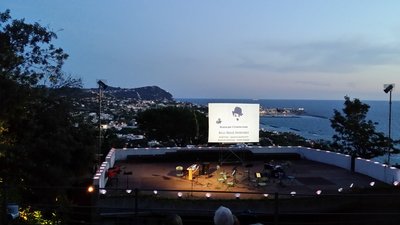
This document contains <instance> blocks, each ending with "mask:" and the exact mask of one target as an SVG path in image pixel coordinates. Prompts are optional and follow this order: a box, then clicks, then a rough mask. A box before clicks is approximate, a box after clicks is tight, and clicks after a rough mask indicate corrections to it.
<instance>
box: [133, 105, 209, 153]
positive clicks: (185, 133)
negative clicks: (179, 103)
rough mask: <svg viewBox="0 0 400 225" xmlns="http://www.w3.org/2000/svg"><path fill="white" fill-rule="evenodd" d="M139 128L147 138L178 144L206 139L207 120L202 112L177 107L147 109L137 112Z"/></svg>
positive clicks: (182, 144)
mask: <svg viewBox="0 0 400 225" xmlns="http://www.w3.org/2000/svg"><path fill="white" fill-rule="evenodd" d="M137 122H138V125H139V128H140V129H141V130H142V131H144V132H145V135H146V137H147V138H149V139H155V140H158V141H164V142H169V141H171V140H173V141H174V142H175V143H176V144H177V145H179V146H185V145H187V144H201V143H206V141H207V132H208V122H207V118H206V116H205V115H204V114H203V113H200V112H198V111H195V110H192V109H188V108H178V107H166V108H157V109H148V110H146V111H144V112H141V113H139V114H138V118H137Z"/></svg>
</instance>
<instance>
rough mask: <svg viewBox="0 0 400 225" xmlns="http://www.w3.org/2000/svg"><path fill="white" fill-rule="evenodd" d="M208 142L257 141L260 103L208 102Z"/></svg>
mask: <svg viewBox="0 0 400 225" xmlns="http://www.w3.org/2000/svg"><path fill="white" fill-rule="evenodd" d="M208 127H209V130H208V142H210V143H246V142H259V127H260V105H259V104H237V103H209V104H208Z"/></svg>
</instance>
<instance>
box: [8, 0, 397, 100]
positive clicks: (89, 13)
mask: <svg viewBox="0 0 400 225" xmlns="http://www.w3.org/2000/svg"><path fill="white" fill-rule="evenodd" d="M6 9H10V10H11V16H12V17H13V18H14V19H20V18H25V19H26V21H27V22H39V23H40V24H41V25H44V26H48V27H50V28H51V29H52V30H53V31H55V32H56V33H57V35H58V39H57V40H56V41H55V44H56V45H57V46H59V47H61V48H63V49H64V50H65V52H67V53H68V54H69V55H70V57H69V59H68V60H67V62H66V64H65V67H64V70H65V72H66V73H69V74H72V75H74V76H76V77H80V78H82V79H83V82H84V86H85V87H96V80H98V79H103V80H105V81H106V82H107V84H108V85H110V86H115V87H125V88H134V87H142V86H149V85H151V86H152V85H157V86H159V87H161V88H163V89H165V90H166V91H168V92H170V93H171V94H172V95H173V96H174V97H175V98H251V99H252V98H257V99H339V100H340V99H343V97H344V96H345V95H348V96H350V97H351V98H359V99H361V100H375V99H377V100H387V99H388V95H387V94H385V93H384V92H383V84H386V83H395V84H396V85H398V86H396V88H395V90H394V92H393V99H394V100H400V1H397V0H393V1H388V0H384V1H369V0H359V1H355V0H342V1H339V0H330V1H322V0H314V1H312V0H302V1H298V0H291V1H289V0H275V1H272V0H253V1H245V0H242V1H236V0H231V1H228V0H225V1H223V0H140V1H139V0H117V1H105V0H68V1H65V0H47V1H44V0H2V2H1V4H0V10H1V11H2V12H4V11H5V10H6Z"/></svg>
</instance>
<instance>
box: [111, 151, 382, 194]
mask: <svg viewBox="0 0 400 225" xmlns="http://www.w3.org/2000/svg"><path fill="white" fill-rule="evenodd" d="M149 161H150V160H149ZM208 163H209V167H208V170H206V173H202V170H203V168H202V162H185V163H182V162H181V163H179V162H156V163H152V162H143V160H141V161H134V160H132V161H117V162H116V165H115V166H119V167H120V168H121V172H120V173H119V174H118V175H117V176H116V178H114V179H111V180H109V181H108V183H107V186H106V189H121V190H125V189H135V188H137V189H139V190H141V192H146V191H147V192H149V194H152V193H153V191H154V190H157V194H158V195H159V196H166V197H167V196H168V197H171V196H176V195H177V193H178V192H181V193H182V194H183V195H184V196H185V195H190V196H199V197H201V196H203V197H204V196H205V192H210V194H211V195H212V198H226V197H229V198H231V197H232V193H241V196H240V198H253V197H257V198H259V196H260V193H267V194H269V195H272V194H274V193H279V194H280V195H288V196H290V194H291V193H292V192H296V194H297V195H315V194H316V192H317V191H318V190H320V191H321V192H322V193H323V194H327V193H328V194H337V193H338V190H339V189H340V188H341V189H342V190H343V192H346V191H348V190H350V188H351V187H350V186H352V188H372V187H371V186H370V183H371V182H375V187H376V186H383V185H386V184H384V183H381V182H379V181H377V180H375V179H373V178H371V177H368V176H365V175H361V174H358V173H352V172H350V171H347V170H345V169H341V168H339V167H335V166H330V165H326V164H322V163H317V162H313V161H308V160H303V159H294V160H275V161H268V162H266V161H251V162H245V163H241V164H222V165H220V166H218V162H208ZM192 164H198V165H199V175H198V176H194V179H192V180H189V179H188V176H183V177H181V176H177V174H178V173H177V171H176V167H177V166H182V167H183V168H184V170H185V169H186V168H187V167H189V166H190V165H192ZM266 164H270V165H275V166H276V165H280V166H281V167H282V169H283V170H284V174H285V175H284V176H282V178H281V179H279V178H271V177H270V178H257V177H256V173H260V174H261V175H262V174H263V173H264V172H265V169H264V168H265V165H266ZM205 169H207V168H205ZM233 171H235V173H234V175H232V174H233ZM130 172H131V173H132V174H130ZM224 174H225V175H226V179H224V178H225V176H224ZM351 184H353V185H351Z"/></svg>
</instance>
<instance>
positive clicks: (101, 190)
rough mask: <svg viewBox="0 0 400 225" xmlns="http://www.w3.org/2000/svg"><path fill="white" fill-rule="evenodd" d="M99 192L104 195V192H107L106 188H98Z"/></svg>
mask: <svg viewBox="0 0 400 225" xmlns="http://www.w3.org/2000/svg"><path fill="white" fill-rule="evenodd" d="M99 193H100V194H102V195H105V194H107V190H106V189H100V190H99Z"/></svg>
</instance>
